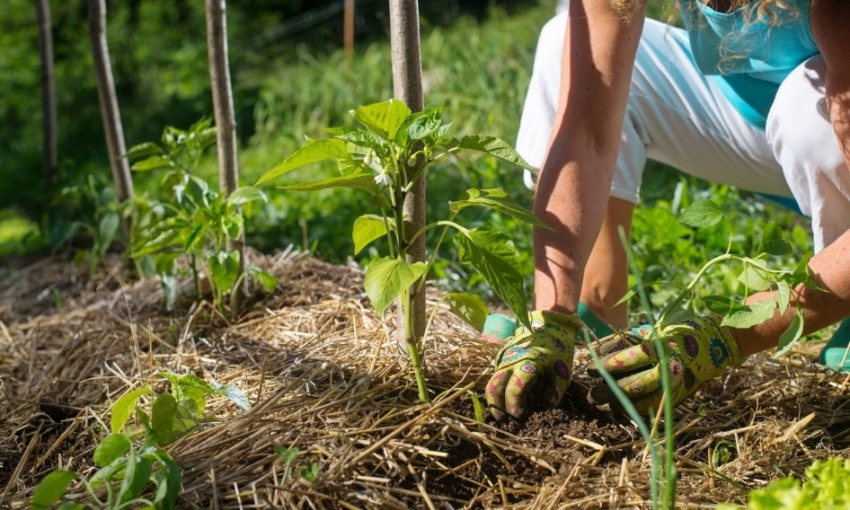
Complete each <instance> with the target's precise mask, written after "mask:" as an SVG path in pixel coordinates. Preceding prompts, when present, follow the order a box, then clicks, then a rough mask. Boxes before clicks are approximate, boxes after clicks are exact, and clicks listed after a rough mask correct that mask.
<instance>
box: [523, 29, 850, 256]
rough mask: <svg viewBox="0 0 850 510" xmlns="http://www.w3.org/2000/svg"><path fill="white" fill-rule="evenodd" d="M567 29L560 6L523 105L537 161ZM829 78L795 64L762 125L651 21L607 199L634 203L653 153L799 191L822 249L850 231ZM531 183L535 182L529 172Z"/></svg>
mask: <svg viewBox="0 0 850 510" xmlns="http://www.w3.org/2000/svg"><path fill="white" fill-rule="evenodd" d="M566 26H567V19H566V13H562V14H559V15H558V16H556V17H555V18H554V19H552V20H551V21H550V22H549V23H547V24H546V26H545V27H544V28H543V30H542V32H541V34H540V40H539V42H538V46H537V53H536V55H535V60H534V69H533V73H532V77H531V83H530V84H529V90H528V95H527V96H526V101H525V106H524V108H523V112H522V118H521V122H520V129H519V134H518V137H517V150H518V151H519V153H520V154H521V155H522V156H523V157H524V158H525V159H526V160H527V161H528V162H529V163H531V165H533V166H535V167H540V166H541V165H542V164H543V160H544V158H545V157H546V154H547V151H548V147H549V141H550V135H551V131H552V126H553V124H554V120H555V115H556V113H557V107H558V99H559V97H558V96H559V93H560V77H561V71H560V67H561V65H560V64H561V53H562V49H563V40H564V33H565V30H566ZM823 75H824V71H823V62H822V60H821V59H820V57H814V58H813V59H811V60H809V61H807V62H805V63H803V64H801V65H800V66H799V67H798V68H797V69H796V70H794V71H793V72H792V73H791V75H789V77H788V78H786V80H785V82H783V84H782V86H781V87H780V90H779V93H778V94H777V98H776V101H775V102H774V105H773V108H772V109H771V111H770V114H769V116H768V123H767V132H765V131H762V130H760V129H758V128H756V127H755V126H752V125H751V124H749V123H748V122H747V121H746V120H745V119H744V118H743V117H742V116H741V115H740V114H739V113H738V111H737V110H736V109H735V108H734V107H733V106H732V104H731V103H730V102H729V101H728V100H727V99H726V97H725V96H724V95H723V93H722V92H721V90H720V88H719V87H718V86H717V84H716V83H715V82H714V80H713V79H712V78H711V77H707V76H705V75H703V74H702V73H701V72H700V71H699V70H698V69H697V67H696V65H695V64H694V62H693V59H692V57H691V51H690V42H689V40H688V36H687V34H686V33H685V32H684V31H683V30H682V29H678V28H674V27H671V26H669V25H665V24H663V23H659V22H657V21H655V20H651V19H647V20H646V22H645V26H644V30H643V34H642V36H641V40H640V44H639V46H638V50H637V56H636V59H635V68H634V73H633V75H632V83H631V88H630V91H629V99H628V104H627V107H626V115H625V119H624V122H623V132H622V135H621V145H620V154H619V157H618V160H617V169H616V171H615V173H614V180H613V183H612V186H611V196H612V197H616V198H620V199H622V200H626V201H629V202H632V203H637V202H638V200H639V191H640V182H641V179H642V176H643V170H644V166H645V163H646V160H647V159H648V158H650V159H654V160H656V161H660V162H662V163H666V164H668V165H670V166H672V167H674V168H677V169H679V170H681V171H683V172H685V173H688V174H690V175H694V176H696V177H700V178H703V179H706V180H709V181H714V182H720V183H724V184H729V185H732V186H735V187H738V188H741V189H744V190H748V191H754V192H759V193H767V194H771V195H776V196H780V197H791V196H793V197H794V198H795V199H796V200H797V203H798V204H799V206H800V209H801V210H802V211H803V213H804V214H806V215H807V216H810V217H811V218H812V227H813V231H814V240H815V247H816V250H820V249H822V248H823V247H824V246H825V245H828V244H829V243H831V242H832V241H834V240H835V239H836V238H837V237H838V236H839V235H841V234H842V233H844V231H846V230H848V228H850V172H848V171H847V165H846V163H845V162H844V159H843V157H842V155H841V151H840V149H839V147H838V143H837V140H836V138H835V133H834V131H833V129H832V125H831V123H830V122H829V120H828V118H827V117H825V116H824V113H823V106H822V104H823V102H824V92H823V84H822V82H823ZM783 169H784V170H785V171H783ZM789 183H790V185H789ZM526 184H528V185H529V186H533V176H532V175H530V174H527V175H526Z"/></svg>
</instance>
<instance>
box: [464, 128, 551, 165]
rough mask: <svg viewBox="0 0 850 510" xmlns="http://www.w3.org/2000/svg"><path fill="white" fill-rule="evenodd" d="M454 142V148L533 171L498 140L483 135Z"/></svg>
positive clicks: (511, 149) (515, 153)
mask: <svg viewBox="0 0 850 510" xmlns="http://www.w3.org/2000/svg"><path fill="white" fill-rule="evenodd" d="M455 142H456V145H455V147H458V148H461V149H469V150H474V151H479V152H486V153H487V154H489V155H491V156H493V157H496V158H499V159H501V160H503V161H507V162H508V163H513V164H514V165H516V166H518V167H520V168H525V169H527V170H534V167H532V166H531V165H530V164H529V163H528V162H527V161H526V160H524V159H522V156H520V155H519V153H518V152H517V151H516V150H514V148H513V147H511V146H510V144H508V143H507V142H505V141H504V140H502V139H500V138H496V137H493V136H484V135H470V136H464V137H463V138H461V139H460V140H456V141H455Z"/></svg>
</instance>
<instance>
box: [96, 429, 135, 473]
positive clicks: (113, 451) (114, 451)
mask: <svg viewBox="0 0 850 510" xmlns="http://www.w3.org/2000/svg"><path fill="white" fill-rule="evenodd" d="M131 447H132V444H131V443H130V438H128V437H127V436H125V435H124V434H109V435H108V436H106V437H105V438H103V441H101V442H100V443H99V444H98V445H97V447H96V448H95V449H94V456H93V457H92V460H94V463H95V464H97V465H98V466H101V467H103V466H108V465H109V464H112V462H113V461H115V459H117V458H119V457H121V456H122V455H124V454H125V453H127V452H129V451H130V448H131Z"/></svg>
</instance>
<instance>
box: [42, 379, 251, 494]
mask: <svg viewBox="0 0 850 510" xmlns="http://www.w3.org/2000/svg"><path fill="white" fill-rule="evenodd" d="M161 376H162V377H163V379H164V380H165V381H168V383H169V385H170V386H171V392H170V393H161V394H157V393H156V392H155V391H154V390H153V388H152V387H150V386H146V387H142V388H137V389H135V390H132V391H129V392H127V393H125V394H124V395H122V396H121V398H119V399H118V400H116V401H115V404H113V406H112V417H111V420H110V429H111V433H110V434H109V435H107V436H106V437H104V438H103V439H102V440H101V441H100V443H98V444H97V446H96V447H95V450H94V454H93V456H92V461H93V462H94V464H95V465H97V466H99V467H100V469H99V470H97V471H96V472H95V473H94V474H93V475H92V476H91V477H90V478H88V479H86V478H85V477H84V476H83V475H82V474H80V473H75V472H72V471H64V470H56V471H53V472H51V473H50V474H48V475H47V476H46V477H45V478H44V479H43V480H42V481H41V482H40V483H39V484H38V486H37V487H36V489H35V492H34V493H33V499H32V502H31V506H30V508H31V509H34V510H46V509H48V508H51V507H52V506H53V505H54V504H55V503H58V502H60V501H62V504H61V505H60V508H63V509H71V508H73V509H86V508H93V509H119V508H133V507H143V508H152V509H154V510H168V509H172V508H175V504H176V502H177V495H178V491H179V489H180V483H181V477H182V475H181V472H180V468H179V467H178V466H177V465H176V464H175V463H174V460H173V459H172V458H171V456H170V455H169V454H168V452H166V451H165V450H164V449H163V447H164V446H167V445H168V444H170V443H172V442H174V441H175V440H177V439H179V438H180V437H182V436H183V435H185V434H187V433H189V432H191V431H192V430H194V429H195V428H196V427H197V426H198V425H199V424H200V423H201V422H202V421H203V420H205V419H206V416H205V414H204V409H205V408H206V402H207V398H208V397H210V396H212V395H223V396H225V397H227V398H229V399H230V400H231V401H232V402H233V403H235V404H236V405H237V406H238V407H239V408H241V409H242V410H244V411H247V410H248V409H249V408H250V405H249V404H248V399H247V398H246V397H245V395H244V394H243V393H242V392H241V391H240V390H239V389H238V388H236V387H234V386H222V385H220V384H217V383H213V384H210V383H208V382H206V381H205V380H203V379H201V378H200V377H198V376H197V375H195V374H187V375H182V376H181V375H177V374H172V373H170V372H163V373H162V374H161ZM143 399H144V400H143ZM134 413H135V415H136V416H137V418H138V420H139V423H140V424H141V425H142V428H141V429H138V428H135V427H131V428H129V430H126V431H125V429H127V423H128V421H129V419H130V418H131V416H132V415H133V414H134ZM139 437H141V439H142V442H141V446H139V447H137V446H135V445H134V443H133V441H134V440H135V439H136V438H139ZM74 480H81V481H82V482H83V484H84V485H85V488H86V491H87V492H88V495H89V498H90V500H89V501H87V502H86V503H79V502H76V501H74V500H70V499H64V500H63V496H64V495H65V493H66V492H67V490H68V489H69V487H70V486H71V483H72V482H73V481H74ZM151 486H153V488H154V490H153V491H152V492H153V494H154V497H153V499H149V498H146V497H145V496H144V493H145V492H146V491H148V489H149V488H151ZM104 493H105V494H104Z"/></svg>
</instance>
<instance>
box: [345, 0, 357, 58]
mask: <svg viewBox="0 0 850 510" xmlns="http://www.w3.org/2000/svg"><path fill="white" fill-rule="evenodd" d="M344 6H345V10H344V11H343V16H342V43H343V52H344V53H345V57H346V58H347V59H350V58H351V55H352V54H353V53H354V0H345V4H344Z"/></svg>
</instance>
